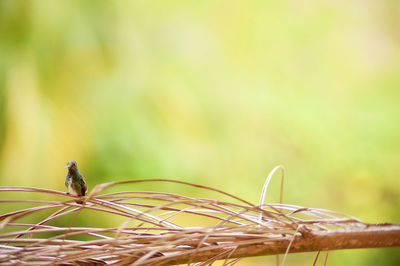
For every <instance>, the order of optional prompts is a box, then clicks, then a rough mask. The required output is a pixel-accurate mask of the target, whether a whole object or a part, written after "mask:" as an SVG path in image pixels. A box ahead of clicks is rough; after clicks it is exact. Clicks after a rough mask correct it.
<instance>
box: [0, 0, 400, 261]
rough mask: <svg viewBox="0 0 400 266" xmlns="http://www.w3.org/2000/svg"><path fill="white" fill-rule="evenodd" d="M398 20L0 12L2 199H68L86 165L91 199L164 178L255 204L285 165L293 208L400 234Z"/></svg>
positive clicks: (385, 6)
mask: <svg viewBox="0 0 400 266" xmlns="http://www.w3.org/2000/svg"><path fill="white" fill-rule="evenodd" d="M399 17H400V3H399V2H398V1H353V2H348V1H315V0H314V1H313V0H296V1H208V0H207V1H178V0H173V1H72V0H69V1H50V0H48V1H11V0H10V1H9V0H3V1H0V185H2V186H35V187H42V188H49V189H57V190H62V191H65V187H64V180H65V175H66V171H65V169H63V167H64V166H65V165H66V163H67V162H68V161H69V160H76V161H77V162H78V167H79V169H80V171H81V173H82V174H83V175H84V176H85V179H86V181H87V183H88V187H89V190H90V189H92V188H93V187H94V186H95V185H96V184H99V183H102V182H110V181H121V180H131V179H145V178H167V179H178V180H183V181H188V182H193V183H196V184H202V185H207V186H212V187H215V188H218V189H222V190H224V191H226V192H228V193H232V194H235V195H237V196H239V197H242V198H243V199H246V200H248V201H250V202H254V203H257V201H258V199H259V197H260V193H261V189H262V186H263V183H264V181H265V178H266V176H267V174H268V173H269V171H270V170H272V168H273V167H275V166H276V165H278V164H282V165H284V166H285V168H286V173H287V176H286V180H285V193H284V202H285V203H290V204H297V205H302V206H308V207H319V208H327V209H332V210H337V211H341V212H345V213H348V214H351V215H353V216H356V217H357V218H359V219H361V220H362V221H365V222H368V223H383V222H389V223H400V211H399V210H400V208H399V206H400V185H399V181H398V180H399V175H398V173H399V172H400V91H399V86H400V30H399V29H400V19H399ZM279 184H280V180H279V174H277V176H276V177H275V178H274V179H273V180H272V183H271V186H270V188H269V190H268V196H267V202H277V201H278V200H279ZM129 189H130V190H137V189H140V188H138V187H130V188H129ZM146 189H148V188H146ZM151 189H154V190H159V191H164V190H168V191H170V192H174V193H187V192H188V191H185V189H184V187H182V186H177V187H173V186H172V187H171V185H161V187H158V188H154V187H153V188H151ZM196 193H197V194H196ZM199 193H200V192H198V191H196V190H194V191H190V194H191V195H193V196H205V195H202V194H199ZM0 197H1V196H0ZM399 253H400V252H399V250H398V249H387V250H363V251H335V252H332V253H331V254H330V255H329V260H328V262H329V265H392V264H393V265H398V264H397V263H399V261H400V255H399ZM314 256H315V254H307V255H304V254H303V255H292V257H291V259H290V258H289V260H288V263H287V264H288V265H310V264H312V262H313V259H314ZM274 262H275V258H274V257H271V258H261V259H260V258H258V259H245V260H244V261H243V264H242V265H246V264H253V265H258V264H261V263H264V264H268V263H271V264H273V263H274Z"/></svg>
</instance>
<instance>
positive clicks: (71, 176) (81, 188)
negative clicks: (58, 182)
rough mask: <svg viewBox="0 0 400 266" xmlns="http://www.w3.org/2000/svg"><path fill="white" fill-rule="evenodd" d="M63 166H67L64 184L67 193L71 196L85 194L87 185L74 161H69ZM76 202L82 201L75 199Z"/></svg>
mask: <svg viewBox="0 0 400 266" xmlns="http://www.w3.org/2000/svg"><path fill="white" fill-rule="evenodd" d="M64 168H68V174H67V177H66V179H65V186H66V187H67V189H68V192H67V194H69V195H72V196H77V197H81V196H85V195H86V191H87V186H86V183H85V180H83V176H82V175H81V173H79V171H78V166H77V165H76V162H75V161H69V162H68V164H67V166H65V167H64ZM76 202H77V203H80V204H82V203H83V201H81V200H79V201H76Z"/></svg>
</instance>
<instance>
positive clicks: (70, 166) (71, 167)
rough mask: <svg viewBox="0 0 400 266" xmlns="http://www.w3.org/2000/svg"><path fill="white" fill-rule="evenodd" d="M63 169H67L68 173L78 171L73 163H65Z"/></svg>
mask: <svg viewBox="0 0 400 266" xmlns="http://www.w3.org/2000/svg"><path fill="white" fill-rule="evenodd" d="M64 168H68V171H76V170H78V166H77V165H76V162H75V161H69V162H68V163H67V166H65V167H64Z"/></svg>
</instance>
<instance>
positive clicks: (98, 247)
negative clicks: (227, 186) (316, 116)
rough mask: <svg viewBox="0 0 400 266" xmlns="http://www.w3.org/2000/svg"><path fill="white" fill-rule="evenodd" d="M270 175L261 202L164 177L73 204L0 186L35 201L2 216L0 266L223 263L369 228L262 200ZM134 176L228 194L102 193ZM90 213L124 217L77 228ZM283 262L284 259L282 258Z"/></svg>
mask: <svg viewBox="0 0 400 266" xmlns="http://www.w3.org/2000/svg"><path fill="white" fill-rule="evenodd" d="M275 170H276V169H275ZM271 176H272V173H271V174H270V176H269V177H268V179H267V182H266V186H264V190H263V193H262V194H263V196H262V197H261V204H259V205H254V204H252V203H250V202H247V201H245V200H243V199H240V198H238V197H236V196H234V195H230V194H228V193H226V192H223V191H220V190H217V189H213V188H209V187H205V186H199V185H194V184H189V183H185V182H180V181H174V180H161V179H152V180H136V181H124V182H115V183H107V184H101V185H98V186H97V187H95V188H94V189H93V191H92V192H91V194H90V195H89V196H88V197H86V198H85V204H83V205H82V204H77V203H75V201H74V199H73V198H72V197H70V196H68V195H66V193H65V192H60V191H54V190H47V189H39V188H31V187H0V192H2V193H3V192H4V193H8V192H16V193H17V195H18V196H17V197H16V198H13V199H7V200H1V201H0V204H2V205H3V207H5V206H7V205H9V204H19V203H21V204H27V203H29V204H31V205H32V206H30V207H27V208H22V209H17V210H15V211H9V212H6V213H2V215H1V216H0V221H1V224H0V230H1V231H0V264H2V265H9V264H19V265H25V264H28V265H32V264H35V265H41V264H60V265H106V264H112V265H130V264H133V265H171V264H180V263H186V264H192V263H193V264H196V265H208V264H211V263H212V262H214V261H216V260H224V265H232V264H234V263H236V262H237V261H238V260H239V259H241V258H243V257H247V256H258V255H271V254H287V253H289V252H304V251H318V250H322V249H324V247H323V246H321V245H323V243H322V242H321V241H323V237H326V236H327V235H329V234H335V233H337V232H364V231H365V230H367V229H368V225H366V224H364V223H362V222H360V221H358V220H357V219H355V218H352V217H349V216H346V215H343V214H339V213H337V212H333V211H329V210H322V209H313V208H304V207H300V206H295V205H289V204H281V203H280V204H262V202H263V201H264V196H265V191H266V188H267V187H268V183H269V180H270V177H271ZM138 182H174V183H180V184H184V185H187V186H192V187H196V188H198V189H206V190H212V191H214V192H217V193H220V194H223V195H224V196H226V197H228V199H230V200H229V201H228V200H227V201H221V200H214V199H207V198H194V197H188V196H183V195H176V194H171V193H163V192H145V191H124V192H115V193H108V194H101V193H102V191H103V190H104V189H106V188H109V187H118V186H120V185H123V184H127V183H138ZM27 192H34V193H40V194H44V195H52V196H54V195H55V196H57V197H61V198H62V199H63V200H54V201H50V200H49V201H43V200H35V199H23V198H24V197H26V194H27ZM8 207H9V206H8ZM1 209H2V210H4V209H6V208H1ZM46 211H50V215H46V217H45V218H44V219H41V220H40V221H37V222H34V223H32V222H29V223H28V222H26V223H24V222H18V221H19V220H24V219H26V218H29V217H30V218H32V217H33V218H32V219H35V217H40V216H39V215H38V214H39V213H41V212H46ZM89 211H93V212H100V213H102V214H106V215H112V216H114V217H115V216H117V217H120V218H122V219H123V220H124V222H123V223H122V224H121V225H120V226H119V227H114V228H106V227H79V226H78V224H76V220H74V219H76V217H77V216H78V215H79V214H82V213H84V212H89ZM66 217H69V218H70V220H72V221H73V222H71V224H70V225H68V226H60V225H57V220H59V219H62V218H66ZM74 221H75V222H74ZM187 221H201V223H202V224H208V225H209V226H206V227H204V226H199V227H195V226H187V225H185V222H187ZM397 229H398V228H397ZM398 232H400V229H399V230H398ZM318 236H322V238H321V239H322V240H321V239H319V238H318ZM302 241H303V242H302ZM394 245H398V244H394ZM336 248H342V247H340V246H339V247H336ZM350 248H351V247H350ZM329 249H335V247H331V248H329ZM285 256H286V255H285ZM284 260H285V257H284V258H283V261H282V264H283V263H284Z"/></svg>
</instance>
